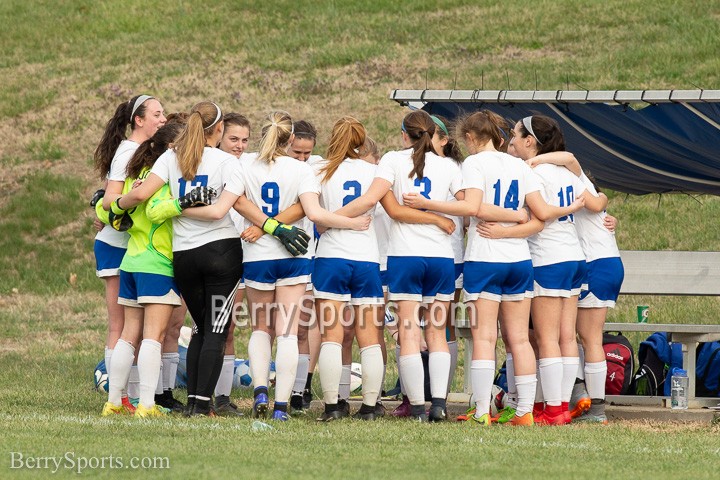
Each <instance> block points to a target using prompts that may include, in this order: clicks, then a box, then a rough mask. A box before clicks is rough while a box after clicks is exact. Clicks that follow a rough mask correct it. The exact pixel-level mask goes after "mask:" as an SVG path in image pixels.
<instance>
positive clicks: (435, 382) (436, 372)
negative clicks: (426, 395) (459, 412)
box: [428, 352, 452, 399]
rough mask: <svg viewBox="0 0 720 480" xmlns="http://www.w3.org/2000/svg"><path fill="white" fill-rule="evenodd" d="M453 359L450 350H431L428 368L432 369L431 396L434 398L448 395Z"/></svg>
mask: <svg viewBox="0 0 720 480" xmlns="http://www.w3.org/2000/svg"><path fill="white" fill-rule="evenodd" d="M451 361H452V359H451V356H450V354H449V353H448V352H430V358H429V360H428V370H429V371H430V396H431V397H432V398H443V399H444V398H446V397H447V391H448V390H447V385H448V378H449V376H450V363H451Z"/></svg>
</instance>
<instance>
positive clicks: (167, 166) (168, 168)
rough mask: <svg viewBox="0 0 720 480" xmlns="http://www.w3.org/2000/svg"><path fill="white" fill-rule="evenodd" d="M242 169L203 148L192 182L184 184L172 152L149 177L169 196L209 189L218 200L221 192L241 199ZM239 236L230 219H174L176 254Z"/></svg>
mask: <svg viewBox="0 0 720 480" xmlns="http://www.w3.org/2000/svg"><path fill="white" fill-rule="evenodd" d="M240 170H241V166H240V164H239V163H238V161H237V158H236V157H233V156H232V155H230V154H229V153H225V152H223V151H222V150H219V149H217V148H210V147H205V149H204V151H203V156H202V161H201V162H200V165H199V166H198V169H197V173H196V174H195V178H194V179H192V180H190V181H188V180H185V179H184V178H183V176H182V172H181V171H180V166H179V165H178V162H177V156H176V155H175V150H172V149H170V150H168V151H166V152H165V153H163V154H162V155H160V158H158V159H157V161H156V162H155V165H154V166H153V168H152V170H151V171H150V173H154V174H155V175H157V176H158V177H160V178H161V179H162V180H163V181H165V182H167V183H168V184H169V185H170V191H171V192H172V196H173V197H175V198H180V197H182V196H184V195H185V194H186V193H189V192H190V191H191V190H192V189H193V188H195V187H201V186H204V187H211V188H214V189H215V191H216V192H217V195H218V196H217V197H216V198H220V195H222V192H223V190H227V191H228V192H230V193H233V194H235V195H238V196H240V195H242V194H243V193H244V192H245V186H244V184H243V183H242V179H241V177H240ZM238 237H239V234H238V231H237V229H236V228H235V225H233V222H232V220H231V219H230V216H229V215H225V216H224V217H223V218H221V219H220V220H213V221H208V220H196V219H193V218H188V217H186V216H184V215H180V216H178V217H174V218H173V251H175V252H179V251H183V250H190V249H193V248H197V247H200V246H202V245H205V244H208V243H210V242H215V241H217V240H223V239H225V238H238Z"/></svg>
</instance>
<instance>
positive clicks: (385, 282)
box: [380, 267, 388, 292]
mask: <svg viewBox="0 0 720 480" xmlns="http://www.w3.org/2000/svg"><path fill="white" fill-rule="evenodd" d="M380 281H381V282H382V289H383V292H387V290H388V273H387V267H386V269H385V270H380Z"/></svg>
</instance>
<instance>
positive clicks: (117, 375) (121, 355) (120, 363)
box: [108, 338, 135, 405]
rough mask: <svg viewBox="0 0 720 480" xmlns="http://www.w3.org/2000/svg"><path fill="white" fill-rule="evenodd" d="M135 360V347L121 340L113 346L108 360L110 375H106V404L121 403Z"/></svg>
mask: <svg viewBox="0 0 720 480" xmlns="http://www.w3.org/2000/svg"><path fill="white" fill-rule="evenodd" d="M134 359H135V347H133V346H132V345H130V344H129V343H128V342H126V341H125V340H123V339H122V338H121V339H119V340H118V341H117V343H116V344H115V349H114V350H113V353H112V359H111V360H110V374H109V375H108V382H109V383H108V402H110V403H112V404H114V405H120V404H121V403H122V392H123V390H125V388H127V383H128V379H129V378H130V369H131V368H132V363H133V360H134Z"/></svg>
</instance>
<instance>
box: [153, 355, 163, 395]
mask: <svg viewBox="0 0 720 480" xmlns="http://www.w3.org/2000/svg"><path fill="white" fill-rule="evenodd" d="M162 393H163V364H162V354H160V371H159V372H158V379H157V385H155V395H162Z"/></svg>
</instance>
